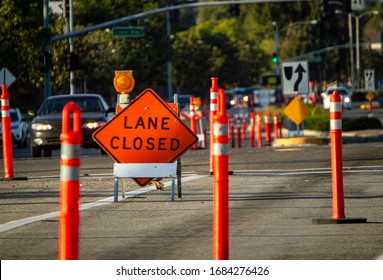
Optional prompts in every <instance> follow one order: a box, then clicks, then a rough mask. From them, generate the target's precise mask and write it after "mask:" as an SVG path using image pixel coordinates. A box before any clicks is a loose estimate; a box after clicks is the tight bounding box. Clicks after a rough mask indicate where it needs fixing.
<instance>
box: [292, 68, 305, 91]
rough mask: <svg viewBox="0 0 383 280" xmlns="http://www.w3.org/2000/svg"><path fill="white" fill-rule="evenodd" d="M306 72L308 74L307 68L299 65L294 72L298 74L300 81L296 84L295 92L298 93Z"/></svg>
mask: <svg viewBox="0 0 383 280" xmlns="http://www.w3.org/2000/svg"><path fill="white" fill-rule="evenodd" d="M304 72H306V70H305V68H303V66H302V65H301V64H300V63H299V65H298V67H297V69H296V70H295V71H294V73H298V79H297V80H296V81H295V84H294V91H296V92H298V88H299V84H300V83H301V82H302V79H303V73H304Z"/></svg>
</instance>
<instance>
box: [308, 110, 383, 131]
mask: <svg viewBox="0 0 383 280" xmlns="http://www.w3.org/2000/svg"><path fill="white" fill-rule="evenodd" d="M382 128H383V127H382V124H381V122H380V120H379V119H378V118H376V117H359V118H352V119H351V118H343V119H342V130H343V131H354V130H365V129H382ZM305 129H310V130H315V131H327V132H328V131H330V117H329V112H328V111H326V110H323V109H322V108H319V107H317V106H316V107H312V109H311V110H310V115H309V116H308V117H306V119H305Z"/></svg>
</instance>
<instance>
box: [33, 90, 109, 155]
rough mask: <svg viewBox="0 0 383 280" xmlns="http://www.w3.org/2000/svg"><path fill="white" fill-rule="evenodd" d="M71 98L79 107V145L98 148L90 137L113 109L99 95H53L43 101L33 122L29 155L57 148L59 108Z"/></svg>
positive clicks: (60, 119) (49, 152)
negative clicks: (80, 135)
mask: <svg viewBox="0 0 383 280" xmlns="http://www.w3.org/2000/svg"><path fill="white" fill-rule="evenodd" d="M70 101H73V102H75V103H77V105H78V106H79V107H80V109H81V123H82V134H83V142H82V147H84V148H97V149H99V148H100V146H99V145H98V144H97V143H96V142H94V140H93V139H92V134H93V132H94V131H96V130H97V129H98V128H99V127H100V126H102V125H103V124H104V123H106V122H107V121H108V120H109V119H110V118H111V117H112V116H113V113H114V109H113V108H109V105H108V104H107V102H106V101H105V100H104V99H103V98H102V96H101V95H98V94H73V95H56V96H50V97H48V98H47V99H46V100H45V101H44V102H43V104H42V105H41V107H40V109H39V110H38V111H37V113H36V114H35V117H34V119H33V121H32V124H31V132H30V135H31V156H32V158H34V157H50V156H52V150H54V149H59V148H60V144H61V143H60V134H61V133H62V110H63V108H64V106H65V105H66V104H67V103H68V102H70Z"/></svg>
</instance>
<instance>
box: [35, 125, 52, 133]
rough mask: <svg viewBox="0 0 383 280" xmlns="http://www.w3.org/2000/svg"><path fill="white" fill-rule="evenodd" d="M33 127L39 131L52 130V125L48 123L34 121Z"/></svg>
mask: <svg viewBox="0 0 383 280" xmlns="http://www.w3.org/2000/svg"><path fill="white" fill-rule="evenodd" d="M31 128H32V129H33V130H37V131H45V130H51V129H52V126H51V125H50V124H47V123H34V124H32V126H31Z"/></svg>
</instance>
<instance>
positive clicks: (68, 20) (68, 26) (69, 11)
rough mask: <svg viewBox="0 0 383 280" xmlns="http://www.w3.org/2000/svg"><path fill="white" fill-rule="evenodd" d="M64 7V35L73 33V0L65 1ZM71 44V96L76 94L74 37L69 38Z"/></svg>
mask: <svg viewBox="0 0 383 280" xmlns="http://www.w3.org/2000/svg"><path fill="white" fill-rule="evenodd" d="M63 5H64V18H65V28H64V33H72V32H73V21H74V20H73V0H63ZM68 43H69V53H68V54H67V63H68V65H67V66H68V68H69V86H70V94H74V93H75V70H74V67H73V65H74V60H75V55H74V37H69V38H68Z"/></svg>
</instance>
